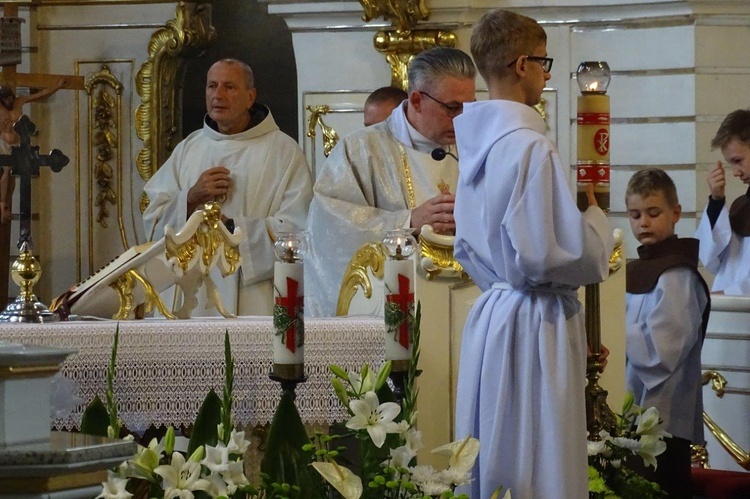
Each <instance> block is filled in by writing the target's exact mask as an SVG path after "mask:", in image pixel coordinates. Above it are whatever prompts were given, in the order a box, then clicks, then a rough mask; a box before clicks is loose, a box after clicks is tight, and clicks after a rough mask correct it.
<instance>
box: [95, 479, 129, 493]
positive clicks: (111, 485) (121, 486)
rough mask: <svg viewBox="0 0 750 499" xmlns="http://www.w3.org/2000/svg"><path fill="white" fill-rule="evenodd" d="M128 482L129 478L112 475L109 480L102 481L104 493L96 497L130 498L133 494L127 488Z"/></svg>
mask: <svg viewBox="0 0 750 499" xmlns="http://www.w3.org/2000/svg"><path fill="white" fill-rule="evenodd" d="M127 484H128V479H127V478H118V477H113V476H110V477H109V480H107V481H106V482H102V493H101V494H99V495H98V496H96V498H95V499H130V498H131V497H133V494H131V493H130V492H128V491H127V490H125V486H126V485H127Z"/></svg>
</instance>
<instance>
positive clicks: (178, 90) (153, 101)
mask: <svg viewBox="0 0 750 499" xmlns="http://www.w3.org/2000/svg"><path fill="white" fill-rule="evenodd" d="M215 39H216V30H215V29H214V27H213V26H212V25H211V0H181V1H180V2H178V3H177V6H176V9H175V18H174V19H172V20H170V21H168V22H167V23H166V26H165V27H164V28H160V29H158V30H156V31H155V32H154V33H153V34H152V35H151V40H150V41H149V43H148V59H147V60H146V62H144V63H143V65H142V66H141V68H140V69H139V70H138V74H137V75H136V80H135V84H136V91H137V92H138V95H139V96H140V97H141V104H140V105H139V106H138V108H137V109H136V111H135V128H136V135H138V138H139V139H141V140H142V141H143V148H142V149H141V150H140V152H139V153H138V158H137V160H136V162H137V166H138V172H139V173H140V175H141V178H142V179H143V180H148V179H149V178H151V175H153V174H154V172H156V170H157V169H158V168H159V166H161V164H162V163H164V161H166V159H167V158H168V157H169V154H170V153H171V152H172V149H174V147H175V146H176V145H177V143H178V142H179V141H180V140H182V106H181V104H180V103H181V101H182V80H183V78H184V76H185V69H186V59H188V58H195V57H198V56H200V55H201V54H202V53H203V52H204V51H205V50H206V48H207V47H208V46H209V45H210V44H211V43H212V42H213V41H214V40H215ZM143 206H144V204H143V201H142V203H141V207H143Z"/></svg>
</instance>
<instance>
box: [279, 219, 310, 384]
mask: <svg viewBox="0 0 750 499" xmlns="http://www.w3.org/2000/svg"><path fill="white" fill-rule="evenodd" d="M274 246H275V250H276V255H277V257H278V258H279V259H280V261H277V262H276V263H275V264H274V275H273V290H274V291H273V292H274V308H273V325H274V338H273V374H274V375H276V376H278V377H280V378H284V379H290V380H298V379H302V378H303V377H304V362H305V360H304V359H305V321H304V304H305V284H304V265H303V263H302V259H301V257H302V254H303V253H304V250H305V247H304V235H300V233H284V234H279V235H277V240H276V243H275V245H274Z"/></svg>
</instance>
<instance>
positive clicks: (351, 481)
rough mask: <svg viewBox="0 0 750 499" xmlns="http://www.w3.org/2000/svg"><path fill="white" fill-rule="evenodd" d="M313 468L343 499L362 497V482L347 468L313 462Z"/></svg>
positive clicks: (331, 463)
mask: <svg viewBox="0 0 750 499" xmlns="http://www.w3.org/2000/svg"><path fill="white" fill-rule="evenodd" d="M312 466H313V468H315V470H316V471H317V472H318V473H320V474H321V475H322V476H323V478H325V479H326V480H327V481H328V483H330V484H331V485H333V488H334V489H336V490H337V491H338V492H339V494H341V495H342V496H343V497H344V499H359V498H360V496H362V490H363V489H362V480H361V479H360V478H359V477H358V476H357V475H355V474H354V473H352V472H351V471H350V470H349V469H348V468H345V467H343V466H339V465H338V464H336V463H335V462H333V461H331V462H330V463H322V462H314V463H312Z"/></svg>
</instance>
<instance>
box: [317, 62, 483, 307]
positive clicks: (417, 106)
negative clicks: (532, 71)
mask: <svg viewBox="0 0 750 499" xmlns="http://www.w3.org/2000/svg"><path fill="white" fill-rule="evenodd" d="M475 76H476V69H475V68H474V64H473V63H472V62H471V59H470V58H469V56H468V55H466V54H465V53H463V52H461V51H460V50H457V49H451V48H436V49H432V50H428V51H426V52H422V53H421V54H419V55H418V56H417V57H415V58H414V60H413V61H412V63H411V66H410V68H409V93H408V95H409V97H408V99H407V100H405V101H404V102H403V103H402V104H401V105H400V106H398V107H397V108H396V109H394V110H393V112H392V113H391V115H390V116H389V117H388V119H386V120H385V121H384V122H381V123H378V124H376V125H373V126H370V127H367V128H365V129H362V130H358V131H356V132H354V133H351V134H350V135H348V136H346V137H344V138H343V139H342V140H341V141H340V142H339V143H338V144H337V145H336V147H334V149H333V151H332V152H331V155H330V156H329V157H328V160H327V161H326V163H325V165H324V166H323V169H322V170H321V171H320V174H319V176H318V178H317V180H316V182H315V189H314V191H315V194H314V197H313V201H312V204H311V205H310V215H309V217H308V232H309V234H310V252H309V253H308V257H307V259H306V263H305V294H306V301H305V313H306V314H307V315H308V316H333V315H335V314H336V303H337V300H338V294H339V288H340V286H341V280H342V277H343V275H344V271H345V269H346V266H347V264H348V263H349V261H350V260H351V258H352V256H354V253H355V252H356V250H357V249H358V248H360V247H361V246H362V245H363V244H366V243H368V242H375V241H380V240H382V239H383V236H384V234H385V232H384V231H386V230H389V229H400V228H408V227H412V228H414V229H415V232H417V231H419V229H420V228H421V227H422V226H423V225H425V224H429V225H432V226H433V228H434V229H435V231H436V232H449V233H452V232H453V230H454V229H455V224H454V222H453V201H454V193H455V186H456V179H457V177H458V169H457V165H456V159H455V157H454V156H455V150H454V149H453V147H452V146H453V144H454V143H455V134H454V131H453V118H454V117H455V116H457V115H458V114H460V113H461V111H462V109H463V104H464V103H465V102H472V101H474V100H475V95H474V94H475V83H474V78H475ZM438 148H440V149H442V152H443V153H444V152H445V150H446V149H447V150H448V152H450V153H451V154H453V156H451V155H446V154H444V156H445V158H444V159H443V160H442V161H439V160H436V159H433V158H432V156H431V153H432V151H434V150H435V149H438Z"/></svg>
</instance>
